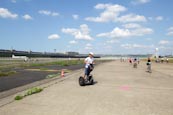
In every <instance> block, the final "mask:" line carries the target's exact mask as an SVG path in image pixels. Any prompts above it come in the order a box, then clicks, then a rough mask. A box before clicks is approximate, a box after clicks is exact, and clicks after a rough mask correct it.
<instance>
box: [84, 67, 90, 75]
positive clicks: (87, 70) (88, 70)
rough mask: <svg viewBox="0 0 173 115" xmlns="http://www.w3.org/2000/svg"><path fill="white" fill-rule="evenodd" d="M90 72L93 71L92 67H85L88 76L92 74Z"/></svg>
mask: <svg viewBox="0 0 173 115" xmlns="http://www.w3.org/2000/svg"><path fill="white" fill-rule="evenodd" d="M90 72H91V70H90V67H88V68H85V75H87V76H88V75H89V74H90Z"/></svg>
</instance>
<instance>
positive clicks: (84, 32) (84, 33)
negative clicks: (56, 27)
mask: <svg viewBox="0 0 173 115" xmlns="http://www.w3.org/2000/svg"><path fill="white" fill-rule="evenodd" d="M61 31H62V32H63V33H66V34H71V35H72V36H74V37H75V38H76V39H83V40H92V39H93V38H92V37H91V36H90V35H89V33H90V29H89V28H88V25H86V24H82V25H80V28H79V29H75V28H63V29H62V30H61Z"/></svg>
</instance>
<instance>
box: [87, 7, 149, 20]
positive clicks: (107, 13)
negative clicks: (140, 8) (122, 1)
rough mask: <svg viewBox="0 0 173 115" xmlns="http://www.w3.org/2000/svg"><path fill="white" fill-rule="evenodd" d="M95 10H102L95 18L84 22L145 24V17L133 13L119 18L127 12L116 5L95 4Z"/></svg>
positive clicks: (124, 8) (89, 18)
mask: <svg viewBox="0 0 173 115" xmlns="http://www.w3.org/2000/svg"><path fill="white" fill-rule="evenodd" d="M95 9H97V10H104V11H103V12H101V13H100V15H99V16H97V17H87V18H85V20H87V21H92V22H110V21H112V22H123V23H126V22H146V21H147V19H146V18H145V16H142V15H136V14H133V13H130V14H126V15H122V16H120V14H121V13H122V12H125V11H127V8H126V7H124V6H122V5H118V4H97V5H96V6H95Z"/></svg>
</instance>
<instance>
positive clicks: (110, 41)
mask: <svg viewBox="0 0 173 115" xmlns="http://www.w3.org/2000/svg"><path fill="white" fill-rule="evenodd" d="M106 43H109V44H114V43H119V41H118V40H115V39H113V40H108V41H107V42H106Z"/></svg>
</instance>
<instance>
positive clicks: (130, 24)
mask: <svg viewBox="0 0 173 115" xmlns="http://www.w3.org/2000/svg"><path fill="white" fill-rule="evenodd" d="M123 27H125V28H127V29H128V28H140V27H141V25H139V24H136V23H129V24H124V25H123Z"/></svg>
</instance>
